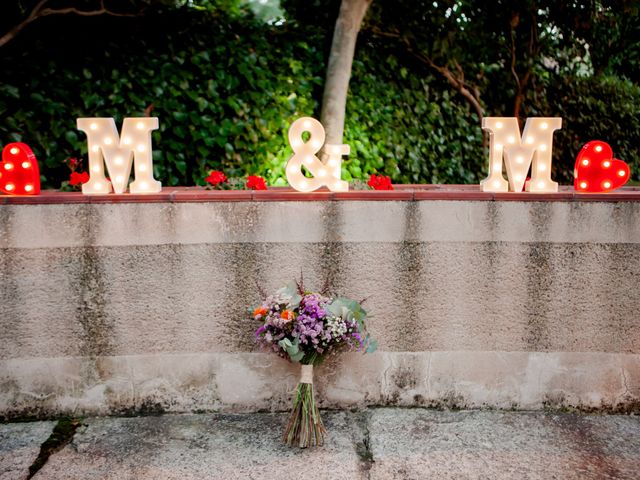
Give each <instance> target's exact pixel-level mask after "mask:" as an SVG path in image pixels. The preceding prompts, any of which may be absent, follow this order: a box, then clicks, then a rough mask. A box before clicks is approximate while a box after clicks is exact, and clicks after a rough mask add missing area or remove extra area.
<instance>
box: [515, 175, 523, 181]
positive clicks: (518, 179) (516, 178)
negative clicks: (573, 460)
mask: <svg viewBox="0 0 640 480" xmlns="http://www.w3.org/2000/svg"><path fill="white" fill-rule="evenodd" d="M513 179H514V180H515V181H516V182H520V181H521V180H522V175H516V176H515V177H513Z"/></svg>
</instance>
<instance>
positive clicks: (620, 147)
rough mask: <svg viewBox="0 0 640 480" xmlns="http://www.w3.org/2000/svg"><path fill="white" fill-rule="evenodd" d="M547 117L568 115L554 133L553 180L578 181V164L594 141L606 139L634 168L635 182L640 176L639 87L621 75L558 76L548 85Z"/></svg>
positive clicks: (614, 151)
mask: <svg viewBox="0 0 640 480" xmlns="http://www.w3.org/2000/svg"><path fill="white" fill-rule="evenodd" d="M546 92H547V95H548V98H547V99H546V102H547V106H546V107H545V111H542V112H540V113H541V114H543V115H550V116H551V115H553V116H560V117H562V118H563V120H562V122H563V125H562V130H560V131H558V132H556V133H555V136H554V169H555V171H554V178H555V179H556V180H557V181H560V182H561V183H573V166H574V162H575V157H576V155H577V154H578V152H579V151H580V148H582V146H583V145H584V144H585V143H587V142H588V141H589V140H604V141H606V142H607V143H608V144H609V145H611V148H613V154H614V155H615V157H616V158H619V159H621V160H624V161H626V162H627V163H628V164H629V166H630V167H631V180H635V181H638V180H640V165H639V164H638V162H637V161H636V160H637V159H638V158H640V118H639V117H638V105H640V87H639V86H638V85H635V84H633V83H632V82H630V81H628V80H625V79H620V78H616V77H606V76H597V77H584V78H572V77H554V78H553V79H552V80H551V81H549V85H548V86H547V88H546Z"/></svg>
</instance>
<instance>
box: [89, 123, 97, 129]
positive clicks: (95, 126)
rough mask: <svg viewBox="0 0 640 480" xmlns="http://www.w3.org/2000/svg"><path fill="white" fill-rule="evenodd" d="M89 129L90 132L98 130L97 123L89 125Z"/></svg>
mask: <svg viewBox="0 0 640 480" xmlns="http://www.w3.org/2000/svg"><path fill="white" fill-rule="evenodd" d="M89 128H90V129H91V130H97V129H98V124H97V123H92V124H91V125H89Z"/></svg>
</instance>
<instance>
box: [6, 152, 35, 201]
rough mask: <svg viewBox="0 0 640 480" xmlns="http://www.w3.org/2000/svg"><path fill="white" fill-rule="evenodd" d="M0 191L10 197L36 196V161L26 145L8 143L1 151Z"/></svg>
mask: <svg viewBox="0 0 640 480" xmlns="http://www.w3.org/2000/svg"><path fill="white" fill-rule="evenodd" d="M0 191H2V192H4V193H8V194H10V195H38V194H39V193H40V169H39V168H38V160H36V156H35V155H34V154H33V151H32V150H31V148H29V145H27V144H26V143H21V142H16V143H10V144H8V145H7V146H5V147H4V149H2V163H0Z"/></svg>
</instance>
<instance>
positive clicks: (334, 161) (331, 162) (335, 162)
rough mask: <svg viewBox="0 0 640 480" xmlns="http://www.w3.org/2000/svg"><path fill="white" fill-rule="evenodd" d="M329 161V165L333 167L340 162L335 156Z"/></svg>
mask: <svg viewBox="0 0 640 480" xmlns="http://www.w3.org/2000/svg"><path fill="white" fill-rule="evenodd" d="M328 163H329V166H331V167H335V166H337V165H338V162H337V161H336V159H335V158H330V159H329V162H328Z"/></svg>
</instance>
